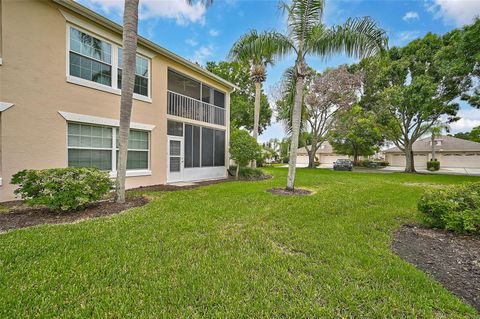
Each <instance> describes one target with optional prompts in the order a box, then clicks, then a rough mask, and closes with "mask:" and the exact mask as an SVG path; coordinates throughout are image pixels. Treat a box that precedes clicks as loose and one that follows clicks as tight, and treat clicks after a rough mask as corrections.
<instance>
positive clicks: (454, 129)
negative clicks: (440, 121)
mask: <svg viewBox="0 0 480 319" xmlns="http://www.w3.org/2000/svg"><path fill="white" fill-rule="evenodd" d="M457 115H458V116H459V117H461V119H460V120H458V121H457V122H454V123H452V124H450V128H451V133H453V134H455V133H458V132H469V131H471V130H472V128H474V127H475V126H479V125H480V110H477V109H474V108H472V107H466V108H462V109H460V111H458V114H457Z"/></svg>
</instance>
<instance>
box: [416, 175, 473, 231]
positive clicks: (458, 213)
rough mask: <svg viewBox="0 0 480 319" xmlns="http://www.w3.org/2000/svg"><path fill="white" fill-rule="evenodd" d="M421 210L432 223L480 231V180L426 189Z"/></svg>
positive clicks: (419, 207) (451, 228)
mask: <svg viewBox="0 0 480 319" xmlns="http://www.w3.org/2000/svg"><path fill="white" fill-rule="evenodd" d="M418 209H419V211H420V212H422V213H423V214H424V220H425V222H426V223H427V224H428V225H429V226H432V227H438V228H443V229H447V230H452V231H455V232H458V233H480V183H470V184H465V185H457V186H450V187H449V188H442V189H435V190H429V191H426V192H425V194H424V195H423V196H422V197H421V198H420V201H419V202H418Z"/></svg>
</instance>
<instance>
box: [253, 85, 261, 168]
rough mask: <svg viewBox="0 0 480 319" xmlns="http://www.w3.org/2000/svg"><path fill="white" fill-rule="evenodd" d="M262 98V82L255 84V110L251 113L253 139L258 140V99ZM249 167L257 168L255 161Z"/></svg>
mask: <svg viewBox="0 0 480 319" xmlns="http://www.w3.org/2000/svg"><path fill="white" fill-rule="evenodd" d="M261 97H262V82H255V110H254V113H253V138H254V139H255V141H256V140H257V139H258V127H259V123H260V99H261ZM251 166H252V167H253V168H256V167H257V160H253V161H252V164H251Z"/></svg>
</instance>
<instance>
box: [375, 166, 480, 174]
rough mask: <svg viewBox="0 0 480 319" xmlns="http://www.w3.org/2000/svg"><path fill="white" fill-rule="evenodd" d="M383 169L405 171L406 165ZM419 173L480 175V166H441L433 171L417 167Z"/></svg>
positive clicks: (384, 169)
mask: <svg viewBox="0 0 480 319" xmlns="http://www.w3.org/2000/svg"><path fill="white" fill-rule="evenodd" d="M380 170H383V171H391V172H403V171H404V170H405V167H401V166H387V167H385V168H381V169H380ZM416 170H417V172H419V173H427V174H447V175H469V176H480V168H466V167H440V170H438V171H435V172H431V171H429V170H427V169H426V168H416Z"/></svg>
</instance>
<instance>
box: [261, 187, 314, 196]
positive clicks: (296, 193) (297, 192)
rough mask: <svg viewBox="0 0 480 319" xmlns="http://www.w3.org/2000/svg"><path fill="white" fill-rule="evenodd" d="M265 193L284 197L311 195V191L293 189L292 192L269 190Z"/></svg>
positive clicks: (279, 189)
mask: <svg viewBox="0 0 480 319" xmlns="http://www.w3.org/2000/svg"><path fill="white" fill-rule="evenodd" d="M267 192H269V193H271V194H275V195H286V196H306V195H310V194H312V191H309V190H308V189H301V188H295V189H294V190H293V191H289V190H286V189H285V188H269V189H267Z"/></svg>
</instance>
